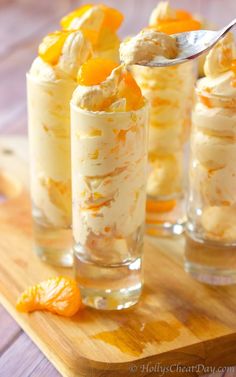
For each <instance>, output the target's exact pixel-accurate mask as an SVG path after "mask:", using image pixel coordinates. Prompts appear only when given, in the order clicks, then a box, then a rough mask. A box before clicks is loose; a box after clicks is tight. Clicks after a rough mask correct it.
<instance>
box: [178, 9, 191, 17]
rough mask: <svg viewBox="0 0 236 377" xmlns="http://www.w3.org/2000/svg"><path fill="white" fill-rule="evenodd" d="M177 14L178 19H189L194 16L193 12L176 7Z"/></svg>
mask: <svg viewBox="0 0 236 377" xmlns="http://www.w3.org/2000/svg"><path fill="white" fill-rule="evenodd" d="M175 14H176V18H177V19H178V20H188V19H190V18H192V15H191V13H189V12H187V11H186V10H184V9H176V11H175Z"/></svg>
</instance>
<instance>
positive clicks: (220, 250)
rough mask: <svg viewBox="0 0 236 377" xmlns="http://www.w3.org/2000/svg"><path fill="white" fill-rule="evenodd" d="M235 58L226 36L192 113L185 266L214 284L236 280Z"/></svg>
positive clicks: (214, 55) (214, 53) (210, 63)
mask: <svg viewBox="0 0 236 377" xmlns="http://www.w3.org/2000/svg"><path fill="white" fill-rule="evenodd" d="M235 59H236V47H235V43H234V39H233V35H232V34H228V35H227V36H226V37H225V38H224V39H223V40H221V41H220V42H219V43H218V44H217V45H216V46H215V47H214V48H213V49H212V50H211V51H210V52H209V54H208V55H207V57H206V62H205V66H204V70H205V75H206V77H205V78H203V79H201V80H199V81H198V84H197V88H196V95H197V101H196V105H195V109H194V112H193V131H192V139H191V154H192V162H191V169H190V195H189V203H188V237H187V246H186V260H187V262H186V263H187V264H186V265H187V269H188V270H190V272H191V273H192V274H193V275H196V277H197V278H198V279H200V280H204V281H207V282H210V283H213V284H230V283H232V282H235V281H236V257H235V242H236V192H235V185H236V164H235V161H236V82H235V67H236V64H235V62H236V60H235Z"/></svg>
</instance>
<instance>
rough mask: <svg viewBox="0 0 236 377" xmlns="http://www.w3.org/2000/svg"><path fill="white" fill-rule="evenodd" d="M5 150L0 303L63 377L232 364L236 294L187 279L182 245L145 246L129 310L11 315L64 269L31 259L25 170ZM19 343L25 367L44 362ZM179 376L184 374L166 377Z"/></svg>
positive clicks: (235, 350)
mask: <svg viewBox="0 0 236 377" xmlns="http://www.w3.org/2000/svg"><path fill="white" fill-rule="evenodd" d="M9 145H10V144H9V143H8V144H5V141H4V140H3V141H2V143H1V148H0V149H1V150H2V151H5V153H4V154H3V155H2V154H1V155H0V161H1V169H2V172H3V171H4V170H6V169H7V170H8V171H7V174H6V173H5V174H3V177H5V178H4V179H6V180H7V182H8V184H6V185H5V187H10V183H13V184H14V190H12V191H11V194H10V196H11V198H10V199H9V200H7V201H5V202H3V203H1V206H0V223H1V227H0V260H1V265H0V299H1V302H2V304H3V305H4V306H5V308H7V310H8V311H9V312H10V313H11V315H12V316H13V317H14V318H15V319H16V320H17V322H18V323H19V324H20V326H21V327H22V328H23V329H24V330H25V331H26V333H27V334H28V335H29V336H30V337H31V338H32V339H33V340H34V342H35V343H36V344H37V345H38V346H39V347H40V349H41V350H42V351H43V353H45V354H46V355H47V357H48V359H49V360H50V361H51V362H52V363H53V364H54V365H55V366H56V368H57V369H58V370H59V372H60V373H61V374H62V375H63V376H66V377H72V376H73V377H75V376H77V377H78V376H80V375H81V376H109V377H113V376H114V377H119V376H132V375H134V373H135V376H144V375H148V376H157V375H159V374H158V373H157V371H156V369H155V368H157V367H156V366H157V365H158V363H159V365H162V366H163V367H164V366H166V367H167V366H170V365H173V364H175V363H176V364H177V363H179V364H180V365H184V366H196V365H205V366H208V367H213V366H216V367H217V366H218V367H219V366H221V367H223V366H226V365H233V364H235V362H236V316H235V312H236V309H235V307H236V292H235V287H217V288H216V287H208V286H204V285H202V284H200V283H198V282H195V281H194V280H192V279H191V278H190V277H189V276H188V275H187V274H185V273H184V272H183V269H182V253H183V246H184V240H183V239H182V238H176V239H173V240H165V239H162V240H158V246H157V245H156V241H152V240H151V239H150V240H146V244H145V289H144V294H143V297H142V300H141V302H140V303H139V304H138V305H137V306H136V307H134V308H133V309H129V310H126V311H123V312H111V313H104V312H98V311H95V310H91V309H87V308H86V309H84V310H83V311H82V312H80V313H78V315H76V316H75V317H74V318H72V319H64V318H60V317H58V316H55V315H52V314H45V313H41V312H36V313H32V314H29V315H27V314H19V313H18V312H16V310H15V302H16V298H17V296H18V294H19V293H20V292H21V291H22V290H23V289H25V288H26V287H27V286H28V285H29V284H33V283H35V282H37V281H39V280H42V279H44V278H47V277H50V276H55V275H58V274H59V273H60V274H61V273H65V274H69V270H63V269H56V268H53V267H50V266H47V265H45V264H43V263H42V262H40V261H39V260H38V259H37V257H36V256H35V255H34V254H33V252H32V249H31V246H32V239H31V220H30V200H29V195H28V191H27V181H28V179H27V176H28V168H27V163H26V162H25V161H23V160H22V158H21V157H20V155H19V154H16V153H15V152H14V150H13V149H12V147H13V145H12V147H11V148H10V146H9ZM18 148H19V141H18ZM10 150H13V153H10ZM6 151H7V153H6ZM10 177H11V178H13V179H12V180H11V178H10ZM14 193H15V194H14ZM5 195H7V190H5ZM14 195H15V196H14ZM154 242H155V243H154ZM9 336H11V335H10V334H9ZM18 339H19V340H18ZM16 343H17V345H16V346H17V347H18V348H19V347H20V348H21V349H22V350H26V349H28V350H29V351H28V353H29V357H28V359H29V360H31V359H33V360H34V359H35V357H36V356H37V357H39V359H38V362H37V363H38V364H40V363H41V362H42V360H43V359H42V358H41V354H40V355H38V354H37V352H36V349H35V347H32V348H29V347H28V345H29V339H28V338H27V337H26V336H25V335H24V336H23V337H21V338H17V341H16ZM9 357H13V351H12V349H11V347H9V348H8V349H7V350H6V351H5V352H4V353H3V361H2V368H3V369H2V370H3V371H4V370H6V369H4V368H6V363H5V361H4V360H6V358H7V360H9ZM14 357H17V355H15V356H14ZM28 359H26V360H25V363H22V365H21V366H20V367H19V368H18V373H21V374H18V375H19V376H24V377H25V376H31V375H32V373H33V371H32V369H31V364H30V363H29V361H27V360H28ZM17 362H18V361H17ZM26 370H27V373H28V374H24V373H25V372H24V371H26ZM9 371H10V372H11V366H9V365H8V374H3V376H4V377H5V376H12V374H10V372H9ZM208 371H209V370H208ZM201 372H203V370H201ZM231 372H232V371H231ZM198 374H203V373H198ZM167 375H168V374H167ZM176 375H181V374H178V373H175V372H174V371H173V373H171V376H176ZM185 375H186V376H190V375H197V374H196V372H194V373H190V372H188V373H187V374H186V373H185ZM49 376H50V374H49ZM14 377H15V375H14ZM43 377H45V376H44V375H43ZM50 377H51V376H50Z"/></svg>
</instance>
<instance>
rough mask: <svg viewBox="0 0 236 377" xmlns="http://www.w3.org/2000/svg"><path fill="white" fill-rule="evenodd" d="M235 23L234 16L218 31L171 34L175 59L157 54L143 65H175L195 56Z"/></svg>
mask: <svg viewBox="0 0 236 377" xmlns="http://www.w3.org/2000/svg"><path fill="white" fill-rule="evenodd" d="M235 24H236V18H235V19H234V20H233V21H231V22H230V23H229V24H228V25H227V26H225V27H223V29H221V30H218V31H210V30H196V31H189V32H185V33H178V34H172V37H174V38H175V39H176V41H177V46H178V48H179V51H180V52H179V54H178V57H177V58H175V59H167V58H165V57H163V56H158V57H156V58H154V59H153V60H151V61H150V62H147V63H145V64H143V63H142V64H139V63H136V64H137V65H143V66H148V67H168V66H171V65H177V64H181V63H184V62H186V61H187V60H192V59H195V58H197V57H198V56H199V55H201V54H203V53H204V52H206V51H208V50H209V49H211V48H212V47H213V46H214V45H215V44H216V43H217V42H218V41H219V40H220V39H221V38H223V37H224V35H225V34H226V33H228V31H229V30H230V29H232V27H233V26H234V25H235Z"/></svg>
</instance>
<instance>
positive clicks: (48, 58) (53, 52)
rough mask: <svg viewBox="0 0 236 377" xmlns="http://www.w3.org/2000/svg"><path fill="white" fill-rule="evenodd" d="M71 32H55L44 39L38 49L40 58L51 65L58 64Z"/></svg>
mask: <svg viewBox="0 0 236 377" xmlns="http://www.w3.org/2000/svg"><path fill="white" fill-rule="evenodd" d="M69 34H70V32H69V31H64V30H63V31H54V33H50V34H48V35H46V37H44V38H43V40H42V42H41V43H40V45H39V48H38V54H39V56H40V57H41V58H42V59H43V60H44V61H45V62H46V63H49V64H52V65H54V64H57V62H58V59H59V57H60V54H61V50H62V47H63V45H64V43H65V40H66V38H67V37H68V35H69Z"/></svg>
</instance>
